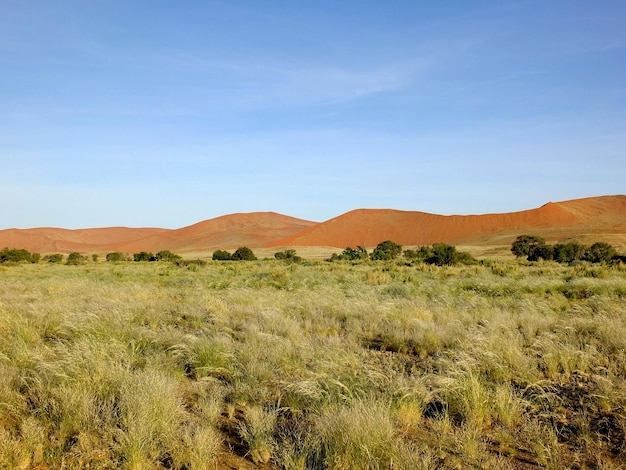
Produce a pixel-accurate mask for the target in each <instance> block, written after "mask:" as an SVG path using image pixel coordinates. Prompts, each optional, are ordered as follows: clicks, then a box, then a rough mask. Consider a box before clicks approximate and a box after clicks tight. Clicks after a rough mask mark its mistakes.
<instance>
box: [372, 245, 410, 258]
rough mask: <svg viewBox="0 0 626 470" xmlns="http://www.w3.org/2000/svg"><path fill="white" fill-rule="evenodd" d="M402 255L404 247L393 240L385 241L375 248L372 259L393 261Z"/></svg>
mask: <svg viewBox="0 0 626 470" xmlns="http://www.w3.org/2000/svg"><path fill="white" fill-rule="evenodd" d="M400 253H402V245H398V244H397V243H394V242H392V241H391V240H385V241H384V242H380V243H379V244H378V245H377V246H376V248H374V251H373V252H372V256H371V258H372V259H374V260H391V259H395V258H397V257H398V255H400Z"/></svg>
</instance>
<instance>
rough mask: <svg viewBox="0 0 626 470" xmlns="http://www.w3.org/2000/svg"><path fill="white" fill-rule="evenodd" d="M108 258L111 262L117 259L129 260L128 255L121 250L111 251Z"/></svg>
mask: <svg viewBox="0 0 626 470" xmlns="http://www.w3.org/2000/svg"><path fill="white" fill-rule="evenodd" d="M106 260H107V261H109V262H111V263H115V262H117V261H127V260H128V257H127V256H126V255H125V254H124V253H122V252H120V251H113V252H111V253H107V255H106Z"/></svg>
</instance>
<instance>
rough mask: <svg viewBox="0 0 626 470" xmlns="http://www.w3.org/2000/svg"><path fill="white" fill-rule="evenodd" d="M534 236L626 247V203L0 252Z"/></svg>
mask: <svg viewBox="0 0 626 470" xmlns="http://www.w3.org/2000/svg"><path fill="white" fill-rule="evenodd" d="M523 233H530V234H535V235H540V236H543V237H545V238H546V239H547V240H548V241H557V240H570V239H576V240H578V241H580V242H582V243H590V242H594V241H608V242H610V243H612V244H614V245H615V246H618V247H626V196H624V195H618V196H599V197H591V198H584V199H575V200H571V201H563V202H550V203H548V204H545V205H543V206H541V207H539V208H537V209H530V210H525V211H520V212H508V213H502V214H484V215H449V216H445V215H437V214H429V213H426V212H417V211H399V210H393V209H357V210H353V211H350V212H347V213H345V214H343V215H340V216H339V217H335V218H333V219H330V220H327V221H325V222H321V223H318V222H312V221H308V220H303V219H297V218H294V217H289V216H286V215H282V214H277V213H275V212H252V213H244V214H230V215H225V216H221V217H217V218H214V219H209V220H205V221H202V222H199V223H197V224H194V225H190V226H188V227H183V228H180V229H176V230H170V229H162V228H127V227H110V228H95V229H80V230H66V229H61V228H36V229H7V230H0V248H3V247H8V248H25V249H27V250H28V251H31V252H37V253H51V252H61V253H69V252H72V251H78V252H80V253H95V252H106V251H124V252H129V253H136V252H138V251H152V252H157V251H160V250H165V249H167V250H170V251H174V252H176V253H191V252H194V253H202V252H211V251H213V250H215V249H218V248H220V249H234V248H237V247H239V246H249V247H250V248H259V249H262V248H265V249H266V250H267V249H270V248H273V247H289V246H293V247H330V248H331V249H332V247H335V248H339V249H342V248H345V247H348V246H351V247H356V246H357V245H363V244H365V246H366V247H367V248H370V249H371V248H373V247H375V246H376V245H377V244H378V243H380V242H381V241H384V240H393V241H395V242H396V243H400V244H402V245H405V246H411V245H430V244H432V243H438V242H443V243H450V244H455V245H467V246H469V245H471V246H483V247H489V246H504V245H507V244H510V243H511V242H512V240H514V239H515V237H516V236H517V235H520V234H523Z"/></svg>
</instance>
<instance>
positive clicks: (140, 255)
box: [133, 251, 157, 261]
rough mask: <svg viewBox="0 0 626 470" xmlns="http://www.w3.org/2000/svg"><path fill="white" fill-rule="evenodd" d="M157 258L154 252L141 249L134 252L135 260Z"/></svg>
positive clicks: (153, 259)
mask: <svg viewBox="0 0 626 470" xmlns="http://www.w3.org/2000/svg"><path fill="white" fill-rule="evenodd" d="M156 260H157V258H156V256H154V254H152V253H149V252H147V251H140V252H139V253H134V254H133V261H156Z"/></svg>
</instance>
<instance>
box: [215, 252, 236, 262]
mask: <svg viewBox="0 0 626 470" xmlns="http://www.w3.org/2000/svg"><path fill="white" fill-rule="evenodd" d="M212 259H213V261H232V259H233V255H231V254H230V253H229V252H228V251H224V250H215V251H214V252H213V257H212Z"/></svg>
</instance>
